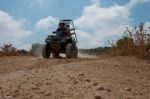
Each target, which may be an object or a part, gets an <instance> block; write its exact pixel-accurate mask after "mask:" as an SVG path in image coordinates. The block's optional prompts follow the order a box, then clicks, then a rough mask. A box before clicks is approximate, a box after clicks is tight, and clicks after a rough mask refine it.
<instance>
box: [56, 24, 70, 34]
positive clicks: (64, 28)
mask: <svg viewBox="0 0 150 99" xmlns="http://www.w3.org/2000/svg"><path fill="white" fill-rule="evenodd" d="M65 26H66V25H65V23H64V22H60V23H59V27H58V29H57V30H56V31H60V32H61V34H62V35H63V36H70V32H69V30H68V29H67V28H66V27H65Z"/></svg>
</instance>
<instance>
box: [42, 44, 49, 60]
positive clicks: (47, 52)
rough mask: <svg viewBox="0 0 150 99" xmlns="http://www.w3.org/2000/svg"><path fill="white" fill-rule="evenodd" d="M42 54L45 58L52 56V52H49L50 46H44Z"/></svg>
mask: <svg viewBox="0 0 150 99" xmlns="http://www.w3.org/2000/svg"><path fill="white" fill-rule="evenodd" d="M42 56H43V58H49V57H50V52H49V48H48V45H47V44H45V45H43V46H42Z"/></svg>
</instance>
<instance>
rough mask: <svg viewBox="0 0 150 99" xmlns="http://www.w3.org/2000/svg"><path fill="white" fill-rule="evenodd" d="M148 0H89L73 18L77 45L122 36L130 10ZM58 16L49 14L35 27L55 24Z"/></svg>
mask: <svg viewBox="0 0 150 99" xmlns="http://www.w3.org/2000/svg"><path fill="white" fill-rule="evenodd" d="M149 1H150V0H130V1H129V2H128V3H127V4H125V5H118V4H115V5H111V6H109V7H103V6H101V0H91V2H92V3H91V5H88V6H85V7H84V9H83V11H82V15H81V16H80V17H79V18H77V19H75V20H74V21H75V26H76V28H77V29H79V30H77V36H78V41H79V43H78V45H79V47H80V48H92V47H98V46H105V45H108V44H106V42H107V41H108V40H115V39H117V38H118V37H120V36H122V34H123V32H124V30H125V29H126V27H127V26H128V27H131V22H132V20H133V19H132V18H131V17H130V14H131V10H132V8H133V7H134V6H136V5H137V4H138V3H146V2H149ZM57 22H58V18H54V17H52V16H49V17H47V18H44V19H41V20H39V21H38V22H37V24H36V27H37V28H40V29H47V28H49V27H52V26H53V24H57Z"/></svg>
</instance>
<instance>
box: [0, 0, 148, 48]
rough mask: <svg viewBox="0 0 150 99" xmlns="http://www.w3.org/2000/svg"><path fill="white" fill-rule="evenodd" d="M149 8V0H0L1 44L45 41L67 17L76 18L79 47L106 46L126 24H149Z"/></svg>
mask: <svg viewBox="0 0 150 99" xmlns="http://www.w3.org/2000/svg"><path fill="white" fill-rule="evenodd" d="M149 10H150V0H0V34H1V35H2V36H1V37H0V44H1V45H2V44H3V43H7V42H9V43H15V44H14V45H15V46H17V47H18V48H25V49H29V48H30V46H31V44H32V43H44V38H45V37H46V36H47V34H48V33H50V32H51V31H53V30H55V28H56V27H57V22H58V20H59V19H68V18H69V19H72V20H74V21H75V25H76V27H77V32H78V34H77V35H78V38H79V43H78V45H79V47H80V48H85V47H87V48H92V47H98V46H105V45H108V42H107V41H108V40H114V39H117V38H119V37H120V35H121V34H122V33H121V31H123V29H125V27H126V26H129V27H132V26H133V25H137V24H139V23H140V22H144V23H146V24H149V22H150V13H148V11H149ZM3 18H4V19H3ZM54 21H56V22H54ZM114 24H115V25H114ZM11 30H12V31H11ZM18 35H19V36H18ZM91 39H94V40H92V41H90V40H91ZM85 42H86V43H85ZM87 45H88V46H87Z"/></svg>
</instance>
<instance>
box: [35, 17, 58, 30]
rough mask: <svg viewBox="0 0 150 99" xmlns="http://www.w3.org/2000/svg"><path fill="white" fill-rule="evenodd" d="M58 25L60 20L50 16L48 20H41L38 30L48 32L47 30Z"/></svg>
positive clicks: (37, 25) (37, 24)
mask: <svg viewBox="0 0 150 99" xmlns="http://www.w3.org/2000/svg"><path fill="white" fill-rule="evenodd" d="M57 23H58V18H55V17H52V16H48V17H46V18H43V19H40V20H39V21H38V22H37V23H36V28H38V29H42V30H46V29H48V28H50V27H52V26H54V25H56V24H57Z"/></svg>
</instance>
